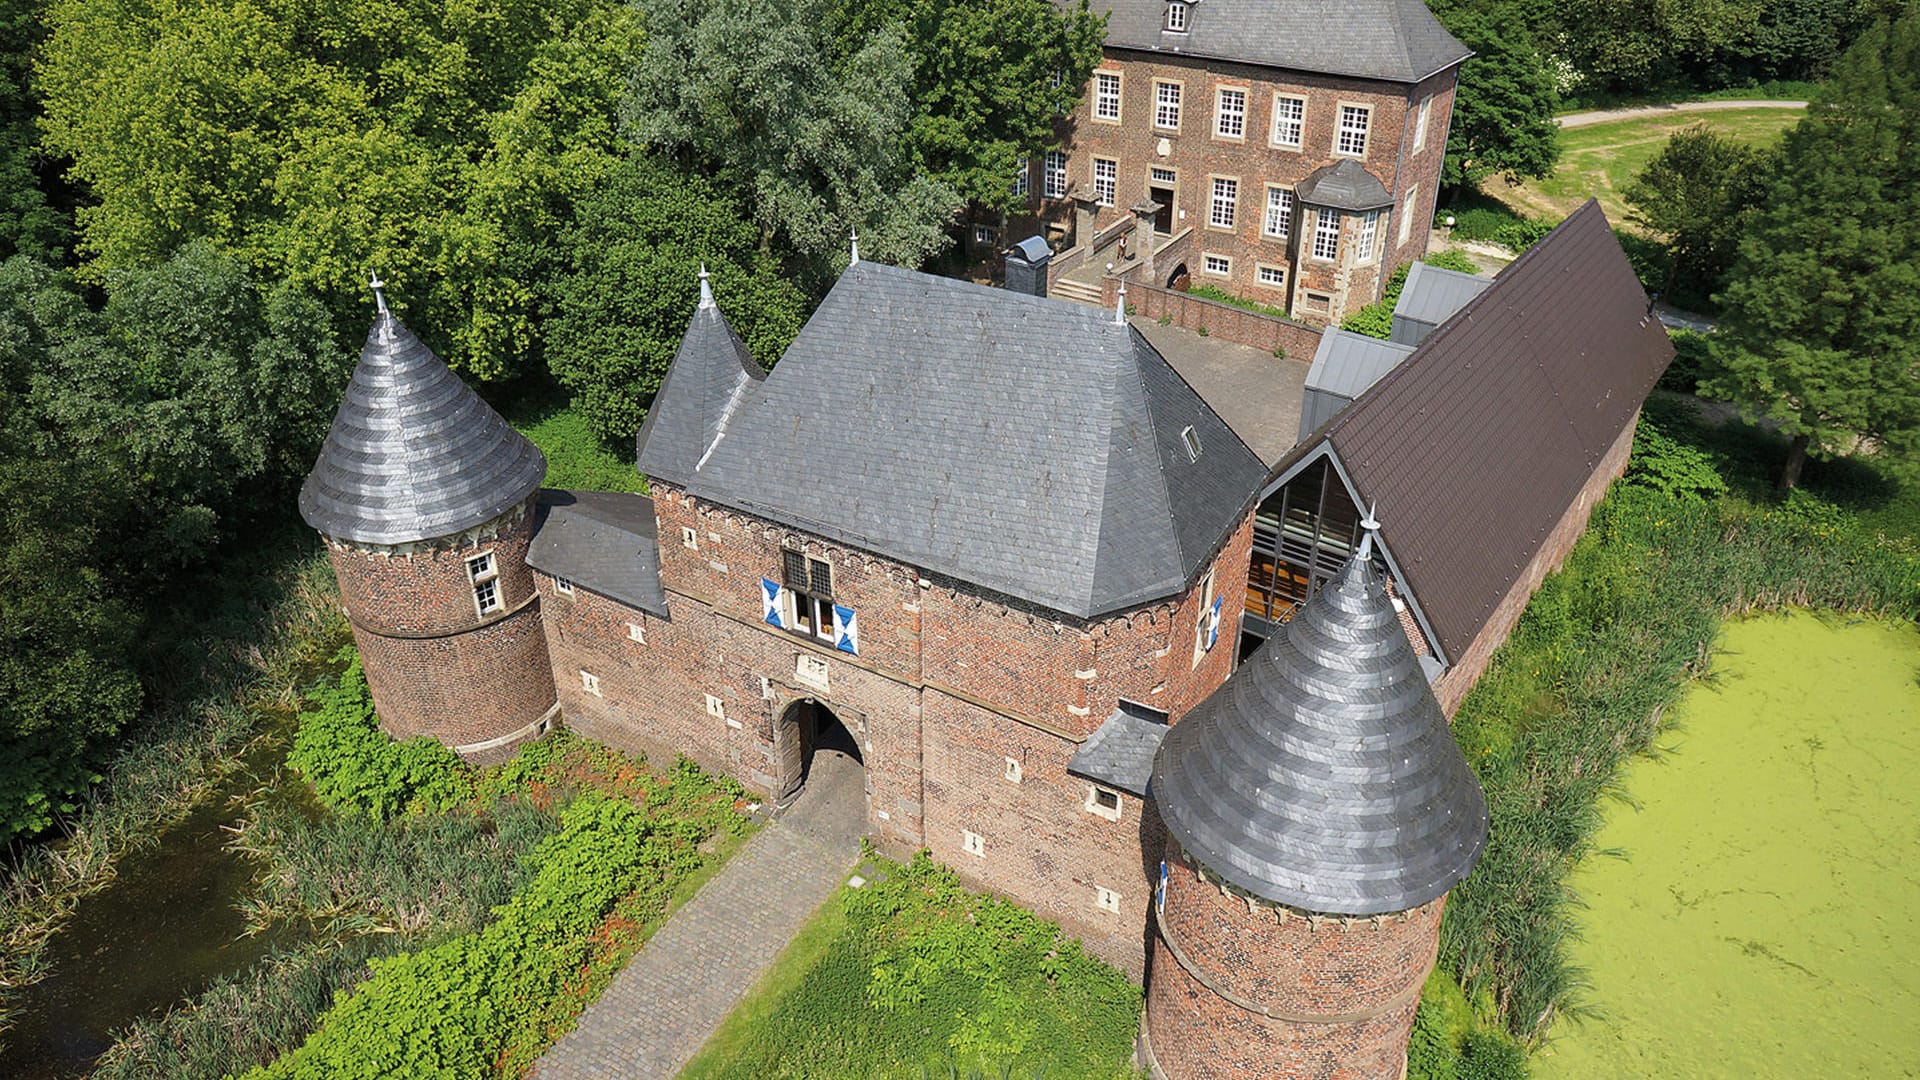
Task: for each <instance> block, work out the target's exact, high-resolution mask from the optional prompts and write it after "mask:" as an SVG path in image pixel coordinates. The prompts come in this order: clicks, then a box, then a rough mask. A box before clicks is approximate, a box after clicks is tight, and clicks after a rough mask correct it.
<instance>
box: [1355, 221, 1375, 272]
mask: <svg viewBox="0 0 1920 1080" xmlns="http://www.w3.org/2000/svg"><path fill="white" fill-rule="evenodd" d="M1379 239H1380V211H1378V210H1369V211H1367V212H1366V213H1364V214H1361V215H1360V228H1359V230H1358V232H1357V233H1356V235H1355V247H1356V248H1357V249H1358V250H1356V251H1355V252H1354V258H1355V259H1356V260H1358V261H1360V262H1363V263H1369V262H1372V261H1373V258H1374V256H1376V255H1378V254H1380V252H1379V251H1378V250H1377V249H1378V247H1379V245H1378V243H1377V241H1378V240H1379Z"/></svg>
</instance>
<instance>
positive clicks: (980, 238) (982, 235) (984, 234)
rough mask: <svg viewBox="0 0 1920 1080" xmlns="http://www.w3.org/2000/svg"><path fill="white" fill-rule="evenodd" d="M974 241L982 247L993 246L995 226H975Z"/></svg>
mask: <svg viewBox="0 0 1920 1080" xmlns="http://www.w3.org/2000/svg"><path fill="white" fill-rule="evenodd" d="M973 242H974V243H976V244H978V245H980V246H981V247H992V246H993V226H991V225H975V226H974V227H973Z"/></svg>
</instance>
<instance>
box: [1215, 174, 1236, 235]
mask: <svg viewBox="0 0 1920 1080" xmlns="http://www.w3.org/2000/svg"><path fill="white" fill-rule="evenodd" d="M1239 197H1240V181H1238V180H1231V179H1228V178H1227V177H1224V176H1216V177H1214V178H1213V203H1212V205H1211V206H1210V207H1209V208H1208V211H1207V224H1209V225H1217V226H1219V227H1220V228H1223V229H1231V228H1233V204H1234V201H1235V200H1236V199H1238V198H1239Z"/></svg>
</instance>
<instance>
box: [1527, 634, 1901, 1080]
mask: <svg viewBox="0 0 1920 1080" xmlns="http://www.w3.org/2000/svg"><path fill="white" fill-rule="evenodd" d="M1719 649H1720V651H1719V654H1718V656H1717V657H1716V660H1715V663H1714V668H1715V671H1716V672H1718V679H1717V680H1716V681H1715V682H1714V683H1713V684H1711V685H1702V686H1696V687H1695V688H1693V689H1692V690H1691V691H1690V692H1689V693H1688V695H1687V697H1686V699H1685V700H1684V701H1683V702H1682V703H1681V706H1680V712H1679V714H1678V716H1677V719H1678V720H1679V722H1680V725H1681V728H1680V730H1677V731H1674V732H1671V733H1669V734H1668V735H1666V736H1663V737H1662V739H1661V748H1662V750H1663V751H1666V754H1665V756H1663V757H1660V758H1656V759H1651V760H1649V759H1642V760H1639V761H1636V762H1634V763H1633V765H1632V766H1631V767H1630V768H1629V770H1628V775H1627V777H1626V781H1627V784H1626V787H1627V791H1628V793H1629V794H1630V795H1631V797H1632V800H1633V803H1634V805H1627V804H1624V803H1622V804H1615V805H1614V806H1612V807H1611V808H1609V810H1608V811H1607V814H1608V819H1607V824H1606V826H1605V828H1603V829H1602V831H1601V834H1600V836H1599V838H1598V843H1597V846H1598V847H1599V848H1602V849H1619V850H1621V851H1622V852H1623V853H1624V856H1625V857H1624V858H1609V857H1605V856H1595V857H1593V858H1590V859H1588V860H1587V861H1586V862H1585V863H1584V864H1582V866H1581V867H1580V868H1579V869H1578V871H1577V872H1576V873H1575V874H1574V876H1573V885H1574V888H1575V889H1576V890H1577V891H1578V892H1579V893H1580V895H1581V896H1582V897H1583V898H1584V899H1585V901H1586V902H1587V905H1588V910H1587V911H1586V912H1584V913H1583V915H1582V917H1581V919H1580V923H1581V926H1582V929H1583V931H1584V938H1585V940H1583V941H1581V942H1579V943H1578V944H1576V946H1575V948H1574V958H1575V960H1576V962H1577V963H1579V964H1580V965H1581V966H1583V967H1585V968H1586V969H1587V971H1588V972H1589V974H1590V976H1591V989H1590V990H1589V991H1588V994H1587V997H1586V1001H1587V1003H1588V1004H1589V1005H1590V1006H1592V1007H1593V1009H1594V1010H1595V1012H1596V1013H1597V1015H1596V1016H1594V1017H1592V1018H1588V1019H1585V1020H1583V1021H1578V1022H1576V1021H1572V1020H1563V1021H1562V1022H1561V1023H1560V1024H1559V1025H1558V1026H1557V1027H1556V1029H1555V1032H1554V1037H1553V1039H1552V1041H1551V1042H1549V1044H1548V1045H1547V1047H1546V1048H1545V1049H1544V1050H1543V1051H1542V1052H1541V1053H1539V1054H1537V1055H1535V1057H1534V1059H1533V1066H1534V1067H1533V1074H1534V1076H1535V1077H1536V1078H1539V1080H1601V1078H1608V1080H1611V1078H1615V1077H1688V1078H1693V1077H1741V1078H1747V1077H1795V1078H1798V1077H1822V1078H1827V1077H1915V1076H1920V630H1916V629H1915V627H1914V626H1912V625H1911V624H1905V625H1899V624H1892V623H1887V622H1876V621H1856V622H1850V621H1847V620H1843V619H1835V618H1824V617H1817V616H1815V615H1812V614H1808V613H1796V614H1792V615H1787V616H1777V617H1769V618H1764V619H1754V620H1749V621H1743V622H1733V623H1728V624H1727V625H1726V626H1725V627H1724V628H1723V630H1722V632H1721V638H1720V642H1719Z"/></svg>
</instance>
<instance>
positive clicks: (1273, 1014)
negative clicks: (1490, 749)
mask: <svg viewBox="0 0 1920 1080" xmlns="http://www.w3.org/2000/svg"><path fill="white" fill-rule="evenodd" d="M1370 549H1371V537H1369V540H1368V541H1367V542H1366V543H1364V544H1363V545H1362V549H1361V553H1360V554H1359V556H1358V557H1356V558H1355V559H1354V560H1353V561H1352V562H1351V563H1349V564H1348V565H1347V567H1346V569H1345V571H1344V572H1343V573H1342V575H1341V576H1340V578H1339V579H1338V580H1337V581H1334V582H1331V583H1329V584H1328V585H1327V586H1326V587H1325V588H1324V589H1322V590H1321V591H1320V593H1319V594H1318V595H1317V596H1315V597H1314V599H1312V600H1311V601H1309V602H1308V603H1307V604H1306V605H1304V606H1303V607H1302V608H1301V609H1300V611H1299V612H1298V613H1297V614H1296V615H1295V616H1294V618H1293V619H1292V620H1291V621H1290V622H1288V623H1287V624H1286V627H1285V630H1284V632H1283V633H1282V634H1280V635H1278V636H1276V637H1275V638H1274V639H1273V640H1272V641H1269V642H1268V643H1267V644H1266V646H1265V647H1263V648H1262V649H1261V650H1260V651H1259V652H1257V653H1255V654H1254V656H1253V657H1252V659H1251V660H1249V661H1248V662H1247V663H1246V664H1245V665H1244V666H1242V667H1241V668H1240V669H1239V670H1238V671H1236V672H1234V674H1233V675H1232V677H1230V678H1229V679H1228V680H1227V681H1226V683H1225V684H1224V685H1222V686H1221V687H1220V689H1219V690H1217V691H1215V692H1214V694H1213V695H1212V696H1211V697H1209V698H1208V699H1207V700H1206V701H1204V702H1202V703H1201V704H1200V705H1199V706H1198V707H1197V708H1196V709H1194V711H1193V712H1191V713H1189V714H1188V716H1187V717H1186V719H1184V720H1182V721H1181V722H1180V723H1178V724H1176V725H1174V727H1173V729H1172V730H1171V731H1169V732H1168V733H1167V736H1166V739H1165V741H1164V742H1162V744H1161V747H1160V750H1159V753H1158V756H1157V757H1156V758H1155V760H1154V768H1153V780H1152V790H1153V794H1154V799H1155V802H1156V804H1157V806H1158V808H1159V811H1160V815H1161V818H1162V819H1163V820H1164V822H1165V823H1166V829H1167V834H1168V839H1167V846H1166V852H1165V862H1164V863H1163V864H1162V867H1163V869H1162V872H1161V880H1160V888H1159V890H1158V892H1157V894H1156V897H1155V902H1154V919H1155V922H1156V933H1155V935H1154V955H1153V969H1152V971H1153V975H1152V979H1151V980H1150V983H1149V986H1148V988H1147V1012H1146V1021H1145V1026H1144V1033H1145V1039H1144V1049H1145V1050H1146V1056H1147V1057H1148V1058H1149V1060H1150V1062H1151V1064H1152V1068H1153V1070H1154V1075H1155V1076H1157V1077H1163V1078H1166V1080H1201V1078H1205V1080H1243V1078H1244V1080H1253V1078H1256V1077H1258V1078H1273V1077H1287V1078H1296V1077H1297V1078H1302V1080H1304V1078H1307V1077H1312V1078H1313V1080H1399V1078H1400V1077H1402V1076H1404V1075H1405V1071H1406V1061H1407V1040H1408V1037H1409V1035H1410V1034H1411V1032H1412V1028H1413V1014H1414V1010H1415V1008H1416V1006H1417V1005H1418V1003H1419V997H1420V988H1421V985H1422V984H1423V983H1424V982H1425V981H1426V976H1427V973H1428V972H1429V971H1430V970H1431V969H1432V967H1433V963H1434V957H1435V954H1436V952H1437V951H1438V947H1439V932H1440V912H1441V909H1442V907H1443V905H1444V904H1445V900H1446V893H1447V890H1449V889H1451V888H1452V887H1453V885H1454V883H1455V882H1458V881H1459V880H1460V879H1462V878H1464V877H1465V876H1466V875H1467V872H1468V871H1469V870H1471V869H1472V868H1473V864H1474V862H1475V861H1476V860H1477V859H1478V858H1479V857H1480V852H1481V850H1482V849H1483V848H1484V846H1485V844H1486V838H1487V806H1486V800H1485V797H1484V796H1483V795H1482V794H1481V791H1480V785H1479V782H1478V780H1477V779H1476V778H1475V777H1474V775H1473V773H1472V771H1471V770H1470V769H1469V768H1468V767H1467V763H1466V759H1465V757H1464V756H1463V755H1462V754H1461V753H1460V748H1459V746H1458V744H1456V743H1455V742H1454V740H1453V734H1452V732H1451V731H1450V730H1449V729H1448V727H1447V720H1446V716H1445V714H1444V713H1443V712H1442V711H1441V709H1440V703H1439V702H1438V701H1437V700H1436V699H1435V698H1434V695H1433V691H1432V689H1430V688H1429V687H1428V685H1427V680H1426V679H1425V677H1424V676H1423V675H1422V673H1421V670H1420V665H1419V662H1418V660H1417V659H1416V658H1415V656H1414V652H1413V648H1412V646H1411V645H1410V644H1409V643H1408V641H1407V637H1406V633H1405V631H1403V630H1402V629H1401V627H1400V623H1399V620H1398V618H1397V617H1396V615H1395V613H1394V610H1393V606H1392V603H1391V601H1390V600H1389V599H1388V598H1387V595H1386V591H1385V589H1384V587H1383V586H1382V584H1381V582H1380V581H1379V579H1378V577H1377V576H1376V575H1375V573H1374V571H1373V568H1372V566H1371V562H1370Z"/></svg>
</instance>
